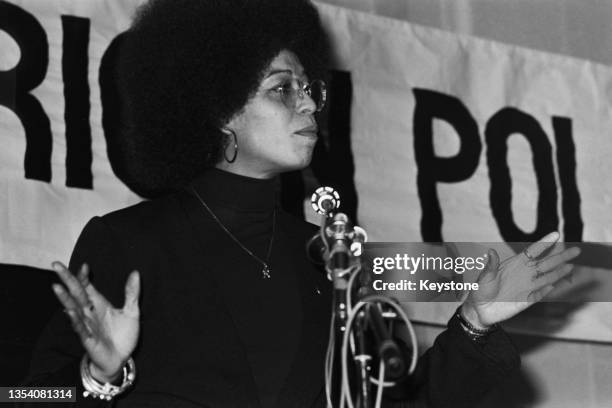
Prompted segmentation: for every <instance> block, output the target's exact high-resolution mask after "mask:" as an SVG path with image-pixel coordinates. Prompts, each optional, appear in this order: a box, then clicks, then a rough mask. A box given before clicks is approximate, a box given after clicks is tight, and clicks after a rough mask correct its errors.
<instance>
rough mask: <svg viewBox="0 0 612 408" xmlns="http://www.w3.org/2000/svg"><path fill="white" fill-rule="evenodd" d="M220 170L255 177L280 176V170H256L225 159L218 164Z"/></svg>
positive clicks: (270, 177) (268, 177) (269, 177)
mask: <svg viewBox="0 0 612 408" xmlns="http://www.w3.org/2000/svg"><path fill="white" fill-rule="evenodd" d="M215 167H216V168H218V169H219V170H223V171H227V172H228V173H233V174H237V175H239V176H245V177H251V178H255V179H262V180H265V179H272V178H274V177H276V176H278V172H272V171H264V170H254V169H252V168H250V167H247V166H244V165H241V164H240V163H236V162H234V163H228V162H226V161H225V160H222V161H221V162H219V163H218V164H217V165H216V166H215Z"/></svg>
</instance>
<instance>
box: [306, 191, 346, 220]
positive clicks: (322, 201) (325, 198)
mask: <svg viewBox="0 0 612 408" xmlns="http://www.w3.org/2000/svg"><path fill="white" fill-rule="evenodd" d="M310 203H311V205H312V208H313V209H314V210H315V211H316V212H317V213H319V214H322V215H325V216H327V217H330V216H331V214H332V212H333V211H334V210H336V209H338V208H340V195H339V194H338V192H337V191H336V190H334V189H333V188H331V187H326V186H322V187H319V188H317V189H316V190H315V192H314V193H312V197H310Z"/></svg>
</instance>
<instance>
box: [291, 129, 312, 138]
mask: <svg viewBox="0 0 612 408" xmlns="http://www.w3.org/2000/svg"><path fill="white" fill-rule="evenodd" d="M295 134H296V135H300V136H304V137H308V138H311V139H316V138H317V131H316V130H300V131H298V132H295Z"/></svg>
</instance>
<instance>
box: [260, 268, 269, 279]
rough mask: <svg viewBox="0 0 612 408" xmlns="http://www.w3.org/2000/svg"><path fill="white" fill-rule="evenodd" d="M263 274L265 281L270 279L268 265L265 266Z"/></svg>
mask: <svg viewBox="0 0 612 408" xmlns="http://www.w3.org/2000/svg"><path fill="white" fill-rule="evenodd" d="M261 274H262V276H263V279H270V267H269V266H268V265H264V268H263V269H262V270H261Z"/></svg>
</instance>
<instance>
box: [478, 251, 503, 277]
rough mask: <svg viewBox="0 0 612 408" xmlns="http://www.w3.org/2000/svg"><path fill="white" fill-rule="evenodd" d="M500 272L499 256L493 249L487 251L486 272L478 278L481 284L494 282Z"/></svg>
mask: <svg viewBox="0 0 612 408" xmlns="http://www.w3.org/2000/svg"><path fill="white" fill-rule="evenodd" d="M498 272H499V255H497V251H495V250H494V249H493V248H489V250H488V251H487V264H486V265H485V268H484V271H483V272H482V273H481V274H480V276H479V277H478V282H479V283H483V284H484V283H487V282H490V281H492V280H494V279H495V278H496V277H497V274H498Z"/></svg>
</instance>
